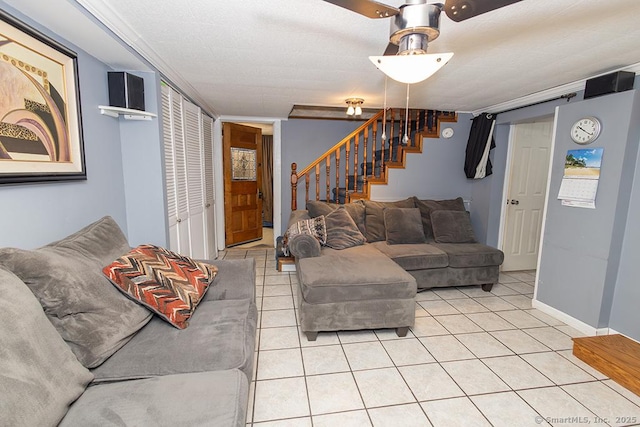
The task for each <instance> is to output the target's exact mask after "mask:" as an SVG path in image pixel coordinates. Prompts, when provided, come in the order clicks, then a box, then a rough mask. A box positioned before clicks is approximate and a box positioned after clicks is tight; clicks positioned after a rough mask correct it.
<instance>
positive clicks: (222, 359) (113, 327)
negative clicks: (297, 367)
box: [0, 217, 257, 426]
mask: <svg viewBox="0 0 640 427" xmlns="http://www.w3.org/2000/svg"><path fill="white" fill-rule="evenodd" d="M128 249H129V247H128V244H127V242H126V239H125V238H124V235H123V234H122V232H121V231H120V229H119V227H118V225H117V224H116V223H115V221H113V219H111V218H109V217H105V218H103V219H101V220H99V221H97V222H96V223H94V224H91V225H89V226H87V227H85V228H84V229H82V230H80V231H79V232H77V233H75V234H73V235H71V236H69V237H67V238H65V239H63V240H60V241H58V242H54V243H52V244H50V245H47V246H45V247H42V248H39V249H36V250H31V251H25V250H20V249H14V248H4V249H0V294H2V295H3V297H2V299H1V300H0V336H2V346H1V348H0V425H7V426H9V425H10V426H36V425H37V426H55V425H60V426H175V425H188V426H213V425H215V426H244V425H245V423H246V411H247V402H248V392H249V384H250V382H251V378H252V375H253V369H254V366H253V361H254V350H255V337H256V322H257V309H256V305H255V265H254V261H253V260H233V261H232V260H228V261H224V260H221V261H210V263H211V264H213V265H215V266H217V267H218V274H217V276H216V277H215V279H214V280H213V282H212V283H211V285H210V286H209V288H208V291H207V293H206V294H205V295H204V297H203V299H202V300H201V301H200V303H199V305H198V306H197V308H196V310H195V312H194V313H193V316H192V317H191V318H190V322H189V325H188V327H187V328H186V329H177V328H175V327H174V326H172V325H170V324H169V323H167V322H166V321H165V320H163V319H161V318H159V317H158V316H156V315H153V314H151V312H150V311H149V310H147V309H146V308H144V307H142V306H140V305H138V304H137V303H135V302H133V301H131V300H130V299H128V298H127V297H126V296H124V295H123V294H121V293H120V292H119V291H118V290H117V289H116V288H115V286H113V285H112V284H111V283H110V282H109V280H108V279H106V277H104V276H103V275H102V272H101V269H102V267H104V266H105V265H107V264H109V263H110V262H111V261H113V260H114V259H115V258H117V257H119V256H121V255H123V251H124V252H126V251H128Z"/></svg>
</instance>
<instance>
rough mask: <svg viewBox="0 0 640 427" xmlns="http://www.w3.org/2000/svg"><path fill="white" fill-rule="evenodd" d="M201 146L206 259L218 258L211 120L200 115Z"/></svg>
mask: <svg viewBox="0 0 640 427" xmlns="http://www.w3.org/2000/svg"><path fill="white" fill-rule="evenodd" d="M202 145H203V150H202V151H203V153H204V158H203V166H204V216H205V242H206V243H205V248H206V249H207V253H206V257H205V258H206V259H215V258H217V257H218V245H217V244H216V233H215V231H216V222H215V207H214V201H215V192H214V176H213V119H212V118H211V117H209V116H206V115H204V114H203V115H202Z"/></svg>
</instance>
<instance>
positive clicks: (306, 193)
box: [304, 174, 311, 205]
mask: <svg viewBox="0 0 640 427" xmlns="http://www.w3.org/2000/svg"><path fill="white" fill-rule="evenodd" d="M310 178H311V176H310V175H309V174H306V175H305V176H304V190H305V191H304V201H305V205H306V202H308V201H309V180H310Z"/></svg>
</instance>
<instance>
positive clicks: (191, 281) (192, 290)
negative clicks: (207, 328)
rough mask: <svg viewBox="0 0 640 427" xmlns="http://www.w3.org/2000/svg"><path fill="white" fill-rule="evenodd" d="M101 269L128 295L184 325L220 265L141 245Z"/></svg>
mask: <svg viewBox="0 0 640 427" xmlns="http://www.w3.org/2000/svg"><path fill="white" fill-rule="evenodd" d="M102 272H103V273H104V274H105V276H107V277H108V278H109V280H111V282H112V283H113V284H114V285H115V286H116V287H117V288H118V289H120V290H121V291H122V292H124V293H125V294H126V295H127V296H128V297H130V298H132V299H133V300H134V301H137V302H139V303H140V304H142V305H144V306H145V307H147V308H148V309H149V310H151V311H153V312H154V313H156V314H157V315H159V316H160V317H161V318H162V319H164V320H166V321H167V322H169V323H171V324H172V325H173V326H175V327H177V328H180V329H184V328H186V327H187V326H188V325H189V318H190V317H191V316H192V315H193V312H194V311H195V309H196V307H197V306H198V303H199V302H200V300H201V299H202V297H203V296H204V294H205V292H207V289H208V288H209V284H210V283H211V281H212V280H213V279H214V278H215V277H216V274H217V273H218V268H217V267H215V266H213V265H211V264H207V263H205V262H201V261H196V260H193V259H191V258H189V257H187V256H184V255H180V254H177V253H175V252H172V251H170V250H168V249H165V248H161V247H159V246H155V245H140V246H138V247H136V248H133V249H131V250H130V251H129V252H128V253H126V254H124V255H122V256H121V257H119V258H118V259H117V260H115V261H113V262H112V263H111V264H109V265H107V266H105V267H104V268H103V269H102Z"/></svg>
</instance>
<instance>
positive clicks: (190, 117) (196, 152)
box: [182, 99, 207, 259]
mask: <svg viewBox="0 0 640 427" xmlns="http://www.w3.org/2000/svg"><path fill="white" fill-rule="evenodd" d="M182 106H183V108H184V135H185V148H186V152H185V154H186V165H187V171H186V172H187V199H188V203H189V226H190V232H191V256H192V257H194V258H197V259H204V258H206V255H207V254H206V252H207V249H206V236H205V227H206V225H205V207H204V205H205V202H204V165H203V158H202V157H203V144H202V114H201V112H200V107H198V106H197V105H195V104H192V103H191V102H189V101H187V100H185V99H183V100H182Z"/></svg>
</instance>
